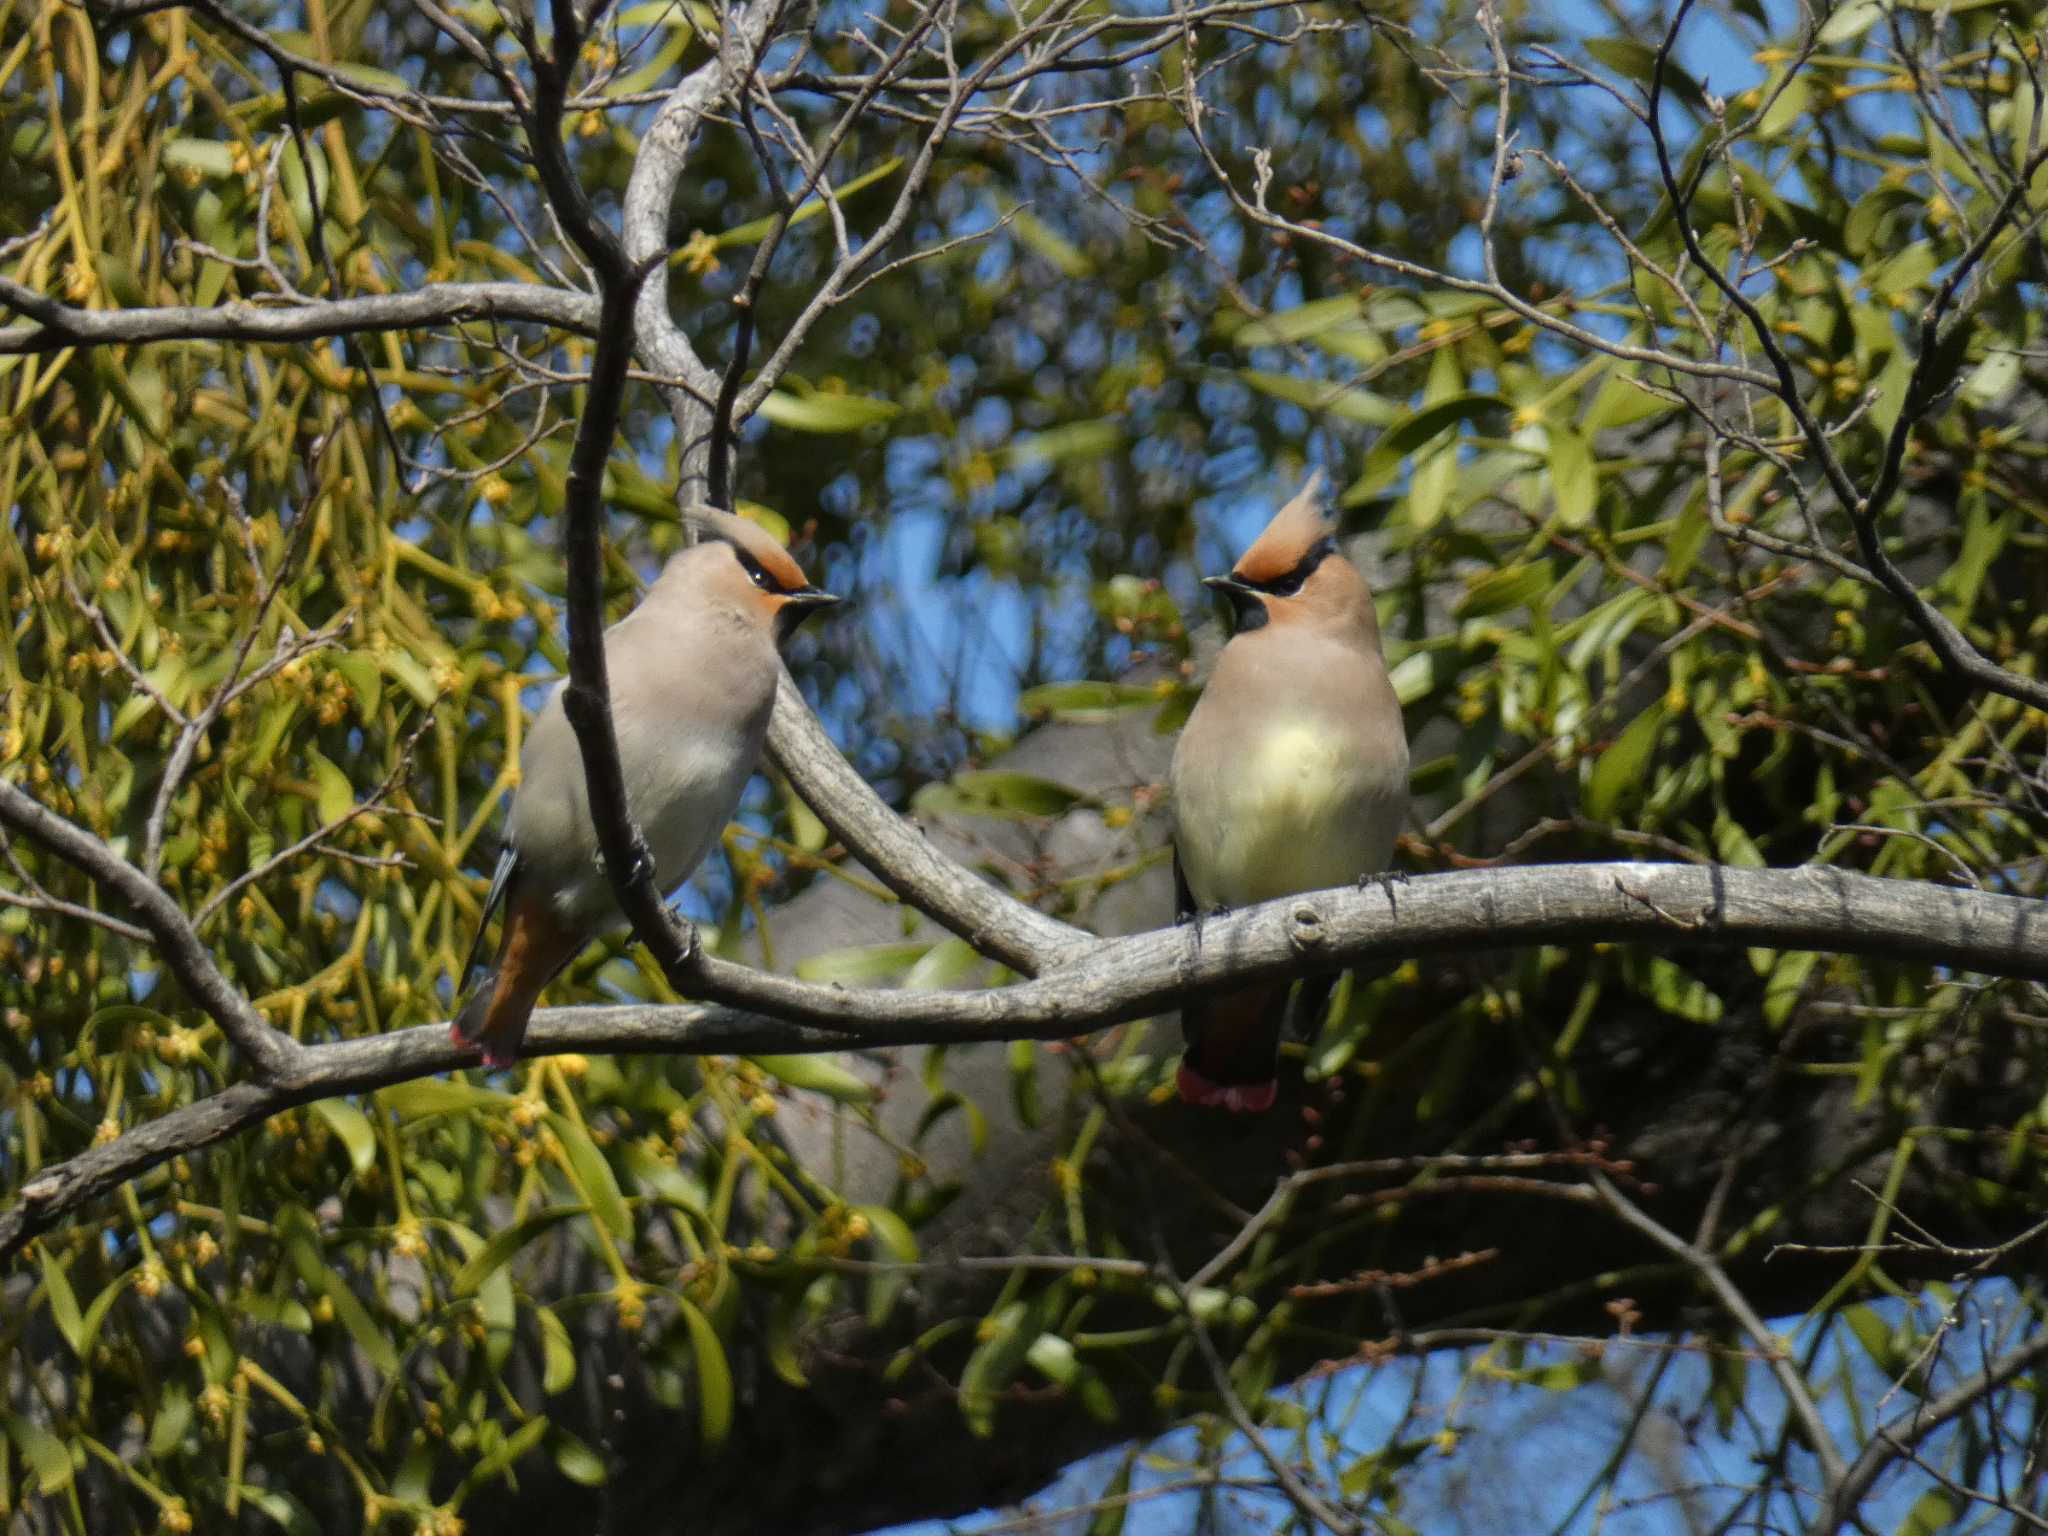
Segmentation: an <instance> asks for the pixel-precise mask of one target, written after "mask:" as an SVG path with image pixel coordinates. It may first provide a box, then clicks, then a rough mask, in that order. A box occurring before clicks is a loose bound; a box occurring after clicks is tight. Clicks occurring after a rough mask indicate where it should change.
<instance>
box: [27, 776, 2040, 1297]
mask: <svg viewBox="0 0 2048 1536" xmlns="http://www.w3.org/2000/svg"><path fill="white" fill-rule="evenodd" d="M24 804H25V805H26V806H27V807H29V808H30V809H32V810H33V811H34V812H35V813H36V814H37V815H38V816H40V817H43V818H46V820H47V821H48V822H49V823H54V825H55V828H56V829H58V830H56V831H55V832H50V835H48V836H45V833H46V832H49V829H48V828H46V827H45V826H44V825H43V824H42V823H40V822H38V823H37V824H36V825H34V826H29V825H25V824H24V821H23V820H22V819H21V818H20V811H19V807H20V806H22V805H24ZM0 814H5V815H6V818H7V820H8V822H9V824H10V825H14V826H18V827H21V828H22V830H24V831H26V832H28V833H29V834H30V835H32V836H36V837H37V838H38V839H39V840H42V841H45V842H46V843H47V844H49V845H50V846H53V847H71V846H75V844H74V843H72V842H68V841H65V839H76V840H82V841H83V843H84V844H86V845H90V846H89V848H86V849H84V850H83V851H82V852H81V857H80V860H79V861H78V862H80V863H81V867H87V868H89V869H90V870H91V872H93V873H94V874H95V875H98V876H100V877H102V878H105V879H107V880H108V881H109V883H111V884H114V885H115V886H116V888H117V889H119V890H121V891H122V892H123V893H124V894H127V893H128V892H129V891H130V890H131V888H132V887H133V886H134V885H136V884H140V885H141V886H143V887H144V888H145V890H146V892H147V893H153V894H154V902H153V903H149V904H147V905H144V904H143V903H140V902H139V903H138V906H139V907H140V908H142V909H143V910H144V915H145V916H146V917H153V918H154V921H153V922H152V929H153V931H157V930H158V929H159V926H160V925H161V924H162V922H163V911H164V909H168V912H169V915H170V921H171V924H172V925H173V926H174V927H175V929H178V930H182V931H183V933H184V934H185V937H186V939H187V940H188V941H190V942H192V943H194V944H196V940H190V930H189V927H186V926H185V924H184V919H183V916H182V914H180V913H178V912H177V910H176V908H175V907H174V906H172V905H171V903H170V899H169V898H168V897H166V896H164V895H163V894H162V893H161V892H160V891H156V890H155V888H154V887H153V886H150V885H149V884H148V882H147V881H144V880H142V879H141V876H140V875H139V874H138V873H136V872H135V871H134V870H132V869H130V868H128V866H126V865H124V864H123V863H122V861H121V860H120V859H118V858H117V857H116V856H115V855H114V854H113V853H112V851H111V850H108V849H107V848H106V847H105V845H104V844H102V843H99V842H98V840H97V839H94V838H91V837H89V836H88V835H87V834H84V833H80V832H77V831H76V829H73V828H70V827H69V826H68V824H66V823H64V822H62V821H61V820H60V819H59V818H56V817H52V816H49V815H48V813H47V812H44V811H42V809H41V807H39V806H36V805H35V802H34V801H32V800H29V799H28V797H27V796H26V795H23V794H22V793H21V792H20V791H19V790H15V789H13V788H12V787H10V786H5V785H0ZM93 850H97V851H96V852H94V851H93ZM124 870H125V871H126V874H125V876H124V875H123V874H122V871H124ZM1602 942H1610V943H1611V942H1620V943H1641V944H1646V945H1650V946H1653V947H1660V948H1672V949H1678V948H1688V947H1702V946H1724V947H1733V946H1745V945H1747V946H1761V947H1766V948H1780V949H1795V950H1799V949H1810V950H1820V951H1825V952H1831V953H1837V954H1860V955H1873V956H1880V957H1884V958H1887V959H1890V960H1894V961H1918V962H1921V963H1927V964H1938V965H1946V966H1951V967H1954V968H1957V969H1962V970H1972V971H1979V972H1983V973H1987V974H1990V975H1997V976H2024V977H2032V978H2044V977H2048V909H2044V908H2043V907H2042V905H2041V903H2039V902H2037V901H2031V900H2026V899H2023V898H2020V897H2014V896H1997V895H1988V894H1985V893H1983V892H1979V891H1963V890H1949V889H1944V888H1941V887H1938V886H1933V885H1928V884H1925V883H1922V882H1918V881H1908V880H1883V879H1878V878H1876V877H1874V876H1870V875H1860V874H1853V873H1849V872H1847V871H1843V870H1836V869H1825V868H1800V869H1733V868H1727V867H1724V866H1717V865H1709V866H1697V865H1675V864H1637V863H1627V864H1547V865H1536V866H1531V867H1528V868H1523V869H1488V870H1459V871H1453V872H1451V873H1448V874H1437V875H1424V876H1420V877H1418V878H1416V879H1414V880H1411V881H1409V882H1408V883H1407V884H1406V885H1404V886H1397V887H1395V888H1394V890H1393V892H1392V893H1390V892H1389V891H1387V890H1385V889H1383V888H1381V887H1379V886H1377V885H1374V886H1370V887H1367V888H1365V889H1362V890H1361V889H1340V890H1331V891H1319V892H1315V893H1313V894H1311V895H1306V896H1297V897H1293V898H1289V899H1287V900H1283V901H1274V902H1267V903H1265V904H1264V905H1262V906H1257V907H1251V908H1248V909H1246V910H1245V911H1242V912H1237V913H1233V914H1230V915H1229V916H1224V917H1215V918H1210V919H1207V920H1205V921H1203V922H1202V923H1199V924H1191V925H1189V926H1187V927H1182V928H1164V929H1156V930H1154V931H1152V932H1148V933H1141V934H1136V935H1133V936H1132V937H1130V938H1124V939H1104V940H1098V941H1096V942H1095V943H1093V944H1092V945H1091V946H1090V947H1089V948H1088V949H1086V950H1085V951H1083V952H1081V954H1080V955H1079V957H1078V958H1076V959H1073V960H1070V961H1068V962H1066V963H1063V964H1060V965H1058V966H1057V967H1056V968H1052V969H1050V970H1048V972H1047V973H1046V974H1045V975H1043V976H1041V977H1040V978H1039V979H1037V980H1034V981H1029V982H1023V983H1020V984H1018V985H1016V986H1011V987H1003V988H995V989H987V990H982V991H971V992H901V991H883V990H878V989H842V988H838V987H831V986H820V985H816V984H812V983H806V982H800V981H794V980H790V979H788V978H785V977H779V976H772V975H767V974H764V973H762V972H758V971H753V970H749V969H748V968H746V967H745V966H739V965H734V964H731V963H729V962H724V961H717V960H713V959H710V958H709V957H704V956H701V955H700V956H699V957H698V958H697V960H696V961H694V962H693V968H692V972H691V974H692V982H693V985H694V986H695V987H696V988H697V990H698V991H699V992H700V993H702V994H704V995H707V996H716V997H720V998H723V999H724V1000H726V1001H727V1002H729V1003H737V1004H739V1005H740V1006H715V1005H707V1004H691V1005H684V1006H669V1007H659V1006H644V1007H621V1008H564V1009H544V1010H542V1011H541V1012H539V1013H536V1014H535V1015H534V1023H533V1029H532V1032H531V1033H530V1034H529V1035H528V1038H527V1052H528V1054H529V1055H534V1056H542V1055H549V1054H554V1053H558V1052H563V1051H580V1052H586V1053H598V1054H618V1055H633V1054H655V1053H666V1054H687V1055H697V1054H718V1055H729V1054H741V1055H751V1054H787V1053H803V1052H819V1051H833V1050H844V1049H846V1048H848V1047H850V1046H853V1045H861V1046H903V1045H938V1044H958V1043H969V1042H976V1041H995V1040H1019V1039H1035V1040H1058V1039H1067V1038H1071V1037H1073V1036H1076V1035H1081V1034H1086V1033H1088V1032H1090V1031H1092V1030H1097V1029H1102V1028H1105V1027H1107V1026H1109V1025H1112V1024H1119V1023H1125V1022H1128V1021H1130V1020H1133V1019H1141V1018H1146V1017H1149V1016H1151V1015H1153V1014H1156V1013H1158V1012H1160V1011H1162V1010H1164V1009H1167V1008H1170V1007H1172V1006H1174V1005H1175V1004H1177V1003H1179V1002H1180V1001H1181V1000H1183V999H1184V998H1186V997H1188V996H1190V995H1194V994H1197V993H1203V992H1209V991H1216V990H1229V989H1231V988H1235V987H1240V986H1242V985H1243V984H1244V983H1246V982H1248V981H1275V980H1280V979H1282V978H1287V977H1295V976H1302V975H1307V974H1310V973H1312V972H1316V971H1327V970H1334V969H1338V968H1341V967H1346V966H1353V965H1362V964H1366V963H1369V962H1373V961H1387V960H1398V959H1406V958H1410V957H1413V956H1419V955H1427V954H1438V953H1459V954H1465V953H1470V952H1471V951H1473V950H1476V949H1500V948H1513V947H1519V946H1524V945H1530V944H1588V943H1602ZM201 953H202V955H203V951H202V952H201ZM206 963H207V966H208V969H209V971H211V962H210V960H209V961H207V962H206ZM211 974H212V975H213V976H214V977H215V978H216V980H217V981H218V985H219V987H220V988H223V989H226V990H227V993H228V996H229V998H230V999H231V1000H232V1001H233V1002H234V1003H236V1004H238V1005H239V1006H240V1008H241V1009H243V1010H244V1011H248V1005H247V1004H246V1003H245V1002H242V1001H241V1000H240V998H239V997H238V996H236V995H235V994H234V993H233V992H232V989H231V988H227V984H226V982H225V981H224V980H219V978H218V973H217V972H212V973H211ZM187 984H188V986H190V985H192V984H191V983H190V982H188V983H187ZM249 1016H250V1017H251V1018H252V1019H253V1018H254V1015H253V1011H249ZM255 1023H256V1025H257V1027H258V1028H263V1026H262V1024H261V1021H260V1020H256V1021H255ZM266 1037H267V1038H268V1039H270V1040H272V1041H273V1042H276V1043H277V1044H278V1045H279V1046H280V1047H281V1048H285V1049H284V1051H283V1056H284V1059H283V1061H282V1063H281V1065H279V1066H278V1067H277V1068H276V1070H274V1071H273V1072H272V1073H271V1074H270V1076H269V1077H268V1078H267V1079H266V1080H265V1081H262V1082H258V1083H254V1084H239V1085H237V1086H235V1087H233V1088H229V1089H227V1090H225V1091H223V1092H222V1093H219V1094H216V1095H214V1096H213V1097H211V1098H208V1099H205V1100H202V1101H201V1102H199V1103H197V1104H192V1105H188V1106H186V1107H185V1108H182V1109H178V1110H174V1111H172V1112H171V1113H170V1114H168V1115H165V1116H163V1117H162V1118H160V1119H158V1120H154V1121H151V1122H149V1123H148V1124H146V1125H143V1126H140V1127H138V1128H137V1129H135V1130H133V1131H130V1132H128V1133H127V1134H125V1135H123V1136H121V1137H120V1138H118V1139H117V1140H115V1141H113V1142H111V1143H109V1144H107V1145H106V1146H102V1147H95V1148H93V1149H91V1150H89V1151H87V1152H83V1153H80V1154H79V1155H78V1156H77V1157H75V1158H72V1159H71V1160H70V1161H68V1162H65V1163H62V1164H59V1165H57V1166H55V1167H53V1168H49V1169H45V1170H44V1171H43V1172H42V1173H40V1174H39V1175H37V1176H36V1178H34V1179H33V1180H31V1181H30V1182H29V1184H28V1186H27V1187H26V1188H25V1189H24V1190H23V1192H22V1201H21V1203H20V1204H19V1205H17V1206H16V1207H15V1208H14V1209H13V1210H10V1211H8V1212H6V1213H4V1214H0V1261H4V1260H6V1259H7V1258H8V1257H10V1256H11V1255H12V1254H14V1253H15V1252H17V1251H18V1250H19V1249H20V1247H21V1245H22V1244H23V1243H24V1242H26V1241H27V1240H28V1239H29V1238H30V1237H32V1236H33V1235H34V1234H35V1233H36V1232H39V1231H43V1230H46V1229H47V1228H48V1227H49V1226H50V1225H51V1224H52V1223H53V1222H55V1221H57V1220H58V1219H60V1218H61V1217H62V1216H64V1215H65V1214H66V1213H67V1212H69V1211H71V1210H73V1209H75V1208H76V1207H78V1206H79V1205H81V1204H83V1203H84V1202H86V1201H88V1200H91V1199H93V1198H94V1197H96V1196H97V1195H99V1194H102V1193H104V1192H106V1191H107V1190H109V1189H111V1188H113V1187H115V1186H116V1185H118V1184H119V1183H120V1182H122V1181H123V1180H125V1179H130V1178H133V1177H135V1176H136V1175H138V1174H140V1173H142V1172H144V1171H146V1170H147V1169H149V1168H151V1167H153V1166H155V1165H156V1164H157V1163H160V1162H162V1161H163V1160H164V1159H166V1158H169V1157H174V1156H176V1155H178V1154H179V1153H181V1152H188V1151H192V1150H194V1149H196V1148H199V1147H204V1146H208V1145H210V1144H212V1143H213V1142H216V1141H219V1140H221V1139H222V1138H224V1137H226V1136H230V1135H233V1134H234V1133H235V1132H236V1131H239V1130H241V1129H243V1128H245V1127H247V1126H249V1125H253V1124H256V1123H257V1122H258V1121H261V1120H262V1119H264V1118H266V1117H267V1116H269V1115H272V1114H275V1113H276V1112H277V1111H279V1110H281V1109H286V1108H289V1107H291V1106H292V1105H294V1104H302V1103H306V1102H308V1101H310V1100H313V1099H319V1098H327V1097H331V1096H333V1095H335V1094H343V1093H360V1092H364V1091H366V1090H368V1089H372V1088H376V1087H379V1086H383V1085H386V1084H390V1083H396V1082H404V1081H407V1080H409V1079H412V1078H418V1077H425V1076H428V1075H431V1074H433V1073H437V1072H445V1071H449V1070H452V1069H454V1068H457V1067H461V1066H464V1065H467V1064H469V1063H470V1062H471V1060H472V1057H471V1056H470V1054H469V1053H468V1052H466V1051H465V1050H462V1049H460V1048H458V1047H456V1046H454V1045H452V1044H450V1043H449V1041H448V1039H447V1035H446V1030H445V1028H444V1027H443V1026H442V1025H439V1024H435V1025H423V1026H420V1027H417V1028H413V1029H406V1030H400V1031H397V1032H395V1033H392V1034H388V1035H379V1036H375V1037H372V1038H370V1039H364V1040H349V1041H340V1042H336V1043H334V1044H330V1045H319V1046H298V1045H296V1044H294V1043H293V1042H290V1041H286V1040H284V1039H283V1037H281V1036H278V1035H275V1034H274V1033H269V1032H266ZM238 1038H239V1037H238Z"/></svg>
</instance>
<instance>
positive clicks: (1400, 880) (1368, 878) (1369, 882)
mask: <svg viewBox="0 0 2048 1536" xmlns="http://www.w3.org/2000/svg"><path fill="white" fill-rule="evenodd" d="M1407 883H1408V871H1407V870H1405V869H1383V870H1381V871H1380V872H1379V873H1378V874H1376V875H1360V876H1359V877H1358V888H1359V889H1360V890H1361V891H1363V890H1369V889H1371V888H1372V887H1373V886H1375V885H1376V886H1378V887H1379V888H1380V889H1381V890H1382V891H1384V892H1385V893H1386V897H1387V905H1388V906H1390V907H1391V906H1392V905H1393V904H1394V887H1395V886H1397V885H1406V884H1407Z"/></svg>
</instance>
